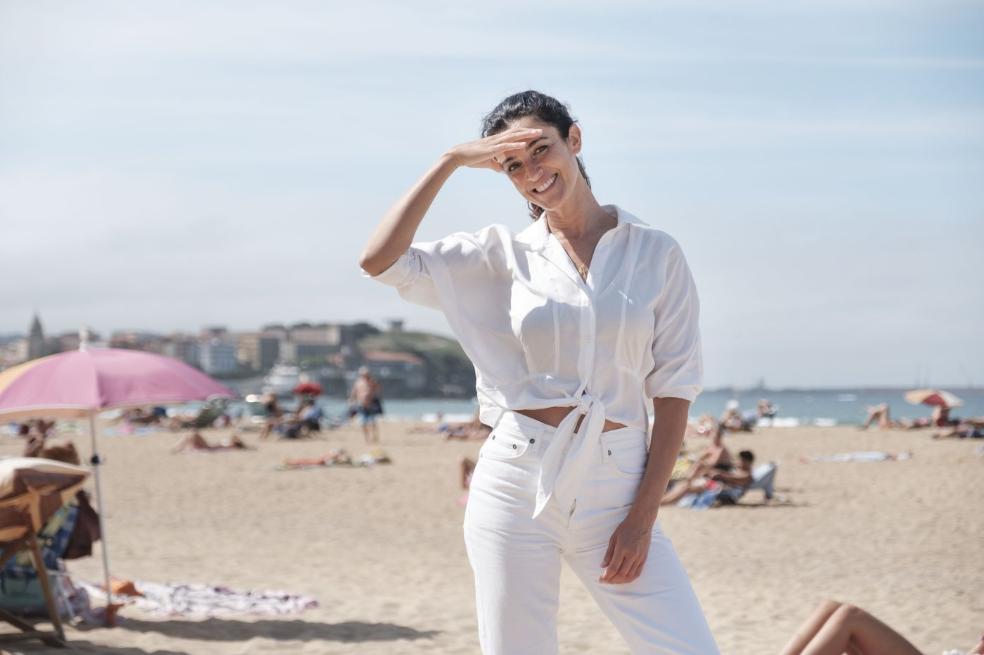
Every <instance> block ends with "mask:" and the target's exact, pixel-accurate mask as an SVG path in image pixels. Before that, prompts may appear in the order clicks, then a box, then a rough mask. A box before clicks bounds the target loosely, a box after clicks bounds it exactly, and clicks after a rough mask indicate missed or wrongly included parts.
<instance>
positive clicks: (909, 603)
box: [0, 423, 984, 655]
mask: <svg viewBox="0 0 984 655" xmlns="http://www.w3.org/2000/svg"><path fill="white" fill-rule="evenodd" d="M406 428H407V425H406V424H401V423H387V424H385V425H384V427H383V444H384V446H385V448H386V450H387V451H388V453H389V454H390V455H391V456H392V458H393V460H394V463H393V464H392V465H388V466H383V465H380V466H375V467H373V468H368V469H365V468H353V469H347V468H332V469H315V470H304V471H291V472H283V471H277V470H275V466H276V465H277V464H278V463H279V462H280V461H281V460H282V459H283V458H284V457H288V456H310V455H317V454H320V453H322V452H324V451H326V450H327V449H328V448H331V447H339V446H343V447H345V448H347V449H348V450H349V451H351V452H353V453H355V454H360V453H362V452H365V451H366V450H367V449H366V448H365V447H364V446H363V444H362V438H361V434H360V433H359V431H358V428H357V427H355V426H353V427H351V428H343V429H340V430H337V431H333V432H328V433H326V435H325V438H324V439H323V440H312V441H302V442H285V441H278V442H262V443H258V442H257V435H256V433H255V432H252V433H250V432H245V433H242V434H243V436H244V438H245V439H246V440H247V441H248V442H250V443H254V444H258V450H256V451H249V452H224V453H214V454H199V453H192V454H181V455H171V454H169V453H168V450H169V448H170V447H171V446H172V445H173V443H174V441H175V438H176V437H175V435H174V434H172V433H169V432H159V433H156V434H154V435H149V436H126V437H121V436H116V437H106V438H104V439H103V440H102V441H101V444H102V446H101V450H102V452H103V455H104V457H105V459H106V465H105V466H104V467H103V471H104V475H103V485H104V489H105V491H106V496H107V500H108V508H107V509H108V511H107V513H106V514H107V521H108V532H109V548H110V554H111V557H112V562H113V573H114V575H116V576H119V577H123V578H129V579H133V580H148V581H157V582H167V581H181V582H203V583H211V584H219V585H225V586H228V587H232V588H236V589H269V588H277V589H284V590H288V591H292V592H296V593H300V594H307V595H311V596H314V597H316V598H317V599H318V600H319V602H320V607H319V608H318V609H314V610H308V611H306V612H304V613H302V614H299V615H293V616H285V617H251V616H240V617H235V618H221V619H208V620H203V621H195V620H189V619H183V618H169V619H160V618H154V617H151V616H148V615H141V614H140V613H139V612H137V611H136V610H133V609H132V608H127V609H125V610H124V611H123V613H122V620H121V622H120V625H119V626H118V627H116V628H113V629H105V628H91V627H90V628H86V629H80V628H69V629H68V637H69V639H70V640H71V642H72V644H73V646H74V647H75V649H76V650H77V651H78V652H84V653H103V654H111V655H140V654H150V653H153V654H157V655H165V654H166V655H178V654H185V653H194V654H199V653H200V654H203V655H205V654H207V655H213V654H214V655H222V654H232V653H236V654H239V653H353V654H356V653H358V654H368V653H387V654H394V655H396V654H400V653H447V654H454V653H477V652H478V645H477V638H476V629H475V619H474V609H473V608H474V605H473V600H472V582H471V572H470V569H469V567H468V563H467V560H466V557H465V552H464V546H463V544H462V535H461V521H462V515H463V511H464V510H463V508H462V507H461V506H459V505H458V504H457V502H456V501H457V499H458V497H459V496H460V493H461V492H460V490H459V489H458V472H457V471H458V469H457V462H458V460H459V459H460V458H461V457H462V456H463V455H474V453H475V452H476V451H477V450H478V444H476V443H446V442H444V441H442V440H441V439H440V437H438V436H435V435H426V434H410V433H408V432H407V430H406ZM221 434H224V432H223V431H218V430H211V431H208V432H206V436H207V437H208V438H209V439H215V438H217V437H218V436H219V435H221ZM75 441H76V443H77V444H78V445H79V446H80V447H81V448H80V449H81V450H82V451H84V454H85V455H86V456H87V453H88V444H87V440H86V439H84V438H83V437H81V436H76V437H75ZM979 444H981V442H980V441H976V442H972V441H948V442H933V441H931V440H930V438H929V434H928V433H927V432H859V431H857V430H855V429H852V428H845V427H840V428H798V429H773V430H768V429H766V430H761V431H759V432H758V433H756V434H746V435H734V436H730V437H729V438H728V445H729V446H730V447H732V448H733V449H741V448H751V449H753V450H754V451H755V452H756V454H757V455H758V457H759V460H760V461H766V460H775V461H777V462H779V475H778V485H779V488H780V493H781V494H782V495H783V496H785V497H786V498H787V499H788V501H789V503H788V504H781V505H773V506H762V505H760V504H759V500H760V498H761V496H760V495H759V494H757V493H755V494H750V495H749V496H748V497H747V499H746V504H743V505H741V506H739V507H735V508H724V509H714V510H709V511H692V510H686V509H678V508H675V507H674V508H664V509H663V511H662V512H661V520H662V522H663V527H664V530H665V531H666V532H667V533H668V534H669V536H670V537H671V538H672V540H673V541H674V543H675V545H676V548H677V550H678V552H679V553H680V556H681V558H682V559H683V561H684V564H685V566H686V568H687V569H688V571H689V572H690V575H691V578H692V580H693V583H694V587H695V589H696V591H697V595H698V596H699V598H700V600H701V603H702V604H703V606H704V608H705V611H706V614H707V618H708V621H709V623H710V625H711V628H712V630H713V632H714V634H715V635H716V637H717V640H718V643H719V645H720V648H721V652H722V653H725V654H729V655H730V654H734V655H763V654H774V653H778V652H779V650H780V648H781V647H782V645H783V644H784V643H785V641H786V639H787V638H788V637H789V635H791V634H792V632H793V631H794V629H795V628H796V626H797V625H798V624H799V623H800V622H801V621H802V619H803V618H804V617H805V616H807V615H808V614H809V612H810V610H811V609H812V608H813V607H814V606H815V605H816V604H817V603H818V602H819V601H820V600H822V599H824V598H836V599H840V600H844V601H849V602H852V603H855V604H857V605H860V606H862V607H865V608H867V609H869V610H871V611H872V612H874V613H875V614H876V615H878V616H879V617H881V618H883V619H884V620H885V621H887V622H888V623H889V624H891V625H892V626H894V627H896V628H897V629H899V630H900V631H901V632H903V633H904V634H905V635H906V636H908V637H909V639H910V640H911V641H912V642H913V643H915V644H916V646H917V647H919V648H920V649H922V650H923V651H924V652H925V653H929V654H931V655H936V654H938V653H940V652H941V651H942V650H944V649H945V648H955V647H961V648H969V647H970V646H971V645H972V644H973V643H976V639H977V637H978V635H979V634H980V630H981V628H984V592H982V589H984V557H982V551H981V546H982V544H984V511H982V500H984V492H982V490H981V489H982V487H981V479H982V477H981V474H982V472H984V457H982V456H980V455H978V454H977V453H976V449H977V447H978V445H979ZM692 445H693V446H700V445H701V444H700V443H698V442H696V441H695V442H694V443H693V444H692ZM18 449H19V446H18V445H17V444H16V443H15V442H14V439H13V438H6V439H5V440H4V441H3V442H2V445H0V455H10V454H15V453H16V452H17V451H18ZM853 450H887V451H893V452H897V451H902V450H911V451H912V452H913V454H914V457H913V459H911V460H909V461H904V462H886V463H809V464H804V463H801V462H800V461H799V458H800V457H801V456H810V455H818V454H829V453H836V452H844V451H853ZM69 569H70V572H71V573H72V574H73V576H74V577H75V578H78V579H84V580H90V581H94V582H97V581H99V580H101V568H100V560H99V558H98V557H93V558H87V559H84V560H76V561H73V562H70V563H69ZM561 593H562V596H561V598H562V600H561V610H560V619H559V626H560V639H561V652H562V653H627V652H628V651H627V650H626V648H625V647H624V646H623V644H622V642H621V641H620V639H619V637H618V635H617V634H616V633H615V632H614V629H613V628H612V627H611V625H610V624H609V623H608V622H607V621H606V619H604V617H603V616H601V614H600V612H599V611H598V610H597V608H596V607H595V606H594V604H593V602H592V601H591V599H590V598H589V597H588V595H587V593H586V592H585V591H584V590H583V589H582V588H581V587H580V586H579V583H578V582H577V581H576V579H575V578H574V577H573V575H571V574H570V572H569V571H565V573H564V576H563V579H562V591H561ZM8 650H11V652H24V653H43V652H64V651H56V650H51V649H46V648H45V647H43V646H40V645H33V644H24V645H17V646H14V647H13V648H12V649H11V647H8Z"/></svg>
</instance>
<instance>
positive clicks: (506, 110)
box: [482, 91, 591, 219]
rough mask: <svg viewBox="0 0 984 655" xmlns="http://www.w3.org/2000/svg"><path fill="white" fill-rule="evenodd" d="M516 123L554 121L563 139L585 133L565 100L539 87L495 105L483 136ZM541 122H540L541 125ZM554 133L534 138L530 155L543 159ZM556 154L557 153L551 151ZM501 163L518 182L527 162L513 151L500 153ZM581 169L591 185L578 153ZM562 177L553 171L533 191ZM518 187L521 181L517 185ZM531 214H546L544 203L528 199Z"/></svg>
mask: <svg viewBox="0 0 984 655" xmlns="http://www.w3.org/2000/svg"><path fill="white" fill-rule="evenodd" d="M513 123H515V124H516V125H518V126H521V127H543V124H547V125H552V126H553V127H554V129H556V131H557V136H558V137H559V139H560V140H563V141H567V140H568V139H569V138H570V134H571V130H572V129H573V130H574V131H575V133H576V134H575V138H576V140H577V141H578V143H580V140H581V133H580V128H578V126H577V124H576V122H575V121H574V119H573V118H572V117H571V115H570V112H568V111H567V107H565V106H564V105H563V104H562V103H561V102H559V101H558V100H557V99H556V98H552V97H550V96H548V95H544V94H542V93H537V92H536V91H524V92H523V93H517V94H515V95H511V96H509V97H508V98H506V99H505V100H503V101H502V102H500V103H499V105H498V106H497V107H496V108H495V109H493V110H492V111H491V112H489V114H488V115H487V116H486V117H485V120H484V121H482V136H484V137H488V136H492V135H495V134H499V133H500V132H503V131H505V130H506V129H507V128H508V127H509V126H510V125H511V124H513ZM537 124H540V125H537ZM552 141H553V139H551V136H550V135H549V134H548V135H544V136H540V137H539V138H537V139H534V140H533V141H531V142H530V143H529V144H528V145H527V147H526V149H527V151H529V152H530V156H531V157H532V158H534V159H535V160H536V161H537V162H538V163H540V164H542V163H543V161H542V160H543V158H544V157H546V156H547V154H548V151H549V150H550V148H551V147H552V146H554V145H556V144H555V143H552ZM550 154H552V155H556V153H550ZM499 159H500V161H499V163H500V165H501V166H502V169H503V170H504V171H505V172H506V173H507V174H508V175H509V178H510V179H512V180H513V183H516V181H517V176H518V175H520V174H521V173H522V170H521V169H522V168H523V163H522V162H521V161H518V159H517V158H516V157H514V156H513V155H505V156H500V158H499ZM574 161H576V162H577V168H578V172H579V173H580V174H581V177H583V178H584V183H585V184H587V185H588V187H589V188H590V187H591V179H590V178H589V177H588V173H587V171H586V170H585V169H584V162H583V161H581V158H580V157H579V156H575V158H574ZM558 177H559V174H558V173H554V174H553V175H551V176H550V177H549V178H548V179H547V181H546V182H544V183H543V184H542V185H541V186H540V187H534V188H533V189H531V192H532V193H533V194H534V196H536V195H538V194H540V193H543V192H544V191H546V190H547V189H548V188H549V187H550V186H552V185H553V183H554V182H555V181H556V180H557V178H558ZM517 188H518V185H517ZM528 202H529V206H530V215H531V216H532V217H533V218H534V219H537V218H539V217H540V215H541V214H543V207H541V206H540V205H538V204H536V200H528Z"/></svg>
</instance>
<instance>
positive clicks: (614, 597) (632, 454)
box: [359, 91, 718, 655]
mask: <svg viewBox="0 0 984 655" xmlns="http://www.w3.org/2000/svg"><path fill="white" fill-rule="evenodd" d="M581 148H582V134H581V130H580V128H579V126H578V125H577V124H576V123H575V122H574V120H573V119H572V118H571V116H570V113H569V111H568V109H567V107H566V106H565V105H563V104H562V103H560V102H559V101H557V100H556V99H554V98H552V97H550V96H547V95H544V94H542V93H539V92H536V91H526V92H523V93H518V94H515V95H512V96H509V97H508V98H506V99H505V100H503V101H502V102H501V103H500V104H499V105H498V106H497V107H495V109H493V110H492V112H491V113H489V114H488V115H487V116H486V117H485V120H484V125H483V129H482V138H481V139H479V140H477V141H472V142H469V143H464V144H461V145H458V146H454V147H452V148H451V149H449V150H447V151H446V152H445V153H444V154H443V155H442V156H441V157H440V159H439V160H438V161H437V163H436V164H434V165H433V166H432V167H431V169H430V170H429V171H427V172H426V173H425V174H424V176H423V177H422V178H421V179H420V180H419V181H418V182H417V184H415V185H414V186H413V187H412V188H411V189H410V190H409V191H408V192H407V193H406V194H405V195H404V196H403V197H402V198H401V199H400V200H399V201H397V203H396V204H395V205H394V206H393V207H392V208H391V209H390V210H389V211H388V212H387V213H386V214H385V216H384V217H383V219H382V221H381V222H380V224H379V225H378V227H377V228H376V229H375V231H374V232H373V234H372V236H371V237H370V239H369V241H368V243H367V245H366V247H365V249H364V251H363V253H362V256H361V258H360V261H359V264H360V266H361V267H362V269H363V271H364V273H363V274H364V275H365V276H366V277H371V278H373V279H376V280H378V281H380V282H382V283H385V284H388V285H391V286H393V287H396V289H397V290H398V291H399V294H400V295H401V296H402V297H403V298H405V299H406V300H409V301H411V302H415V303H418V304H421V305H425V306H428V307H432V308H434V309H438V310H441V311H443V312H444V314H445V316H446V317H447V320H448V323H449V324H450V326H451V328H452V330H453V331H454V333H455V335H456V336H457V338H458V339H459V341H460V342H461V345H462V348H463V349H464V350H465V353H466V354H467V355H468V357H469V358H470V359H471V361H472V363H473V364H474V365H475V369H476V373H477V375H476V379H477V382H476V392H477V395H478V400H479V414H480V417H481V421H482V423H485V424H486V425H491V426H492V432H491V434H490V435H489V437H488V438H487V439H486V440H485V442H484V444H483V445H482V447H481V450H480V452H479V458H478V462H477V463H476V465H475V469H474V471H473V472H472V475H471V481H470V484H469V487H470V490H469V498H468V503H467V507H466V510H465V520H464V536H465V547H466V551H467V554H468V559H469V562H470V564H471V567H472V570H473V572H474V580H475V594H476V606H477V614H478V626H479V641H480V643H481V648H482V652H483V653H485V655H523V654H524V653H528V654H530V655H549V654H551V653H557V651H558V639H557V629H556V615H557V609H558V602H559V598H558V597H559V581H560V567H561V561H562V560H564V561H566V562H567V563H568V565H569V566H571V568H573V570H574V572H575V573H576V574H577V575H578V577H579V578H580V579H581V581H582V583H583V584H584V585H585V586H586V587H587V589H588V590H589V591H590V593H591V594H592V596H593V597H594V599H595V601H596V602H597V603H598V605H599V606H600V608H601V610H602V611H603V612H604V613H605V614H606V615H607V616H608V618H609V619H610V620H611V621H612V622H613V623H614V625H615V627H616V628H617V629H618V630H619V632H620V633H621V635H622V636H623V637H624V638H625V640H626V642H627V643H628V645H629V648H630V650H631V652H632V653H637V654H641V653H681V654H689V655H714V654H716V653H718V649H717V646H716V645H715V642H714V638H713V636H712V635H711V632H710V629H709V628H708V625H707V622H706V620H705V618H704V615H703V611H702V610H701V607H700V604H699V603H698V600H697V598H696V595H695V594H694V592H693V590H692V588H691V585H690V581H689V579H688V577H687V574H686V572H685V571H684V569H683V567H682V565H681V564H680V561H679V559H678V558H677V555H676V553H675V551H674V549H673V546H672V544H671V543H670V541H669V539H668V538H667V537H666V535H664V534H663V532H662V530H661V528H660V524H659V521H658V519H657V515H658V512H659V502H660V499H661V498H662V496H663V491H664V490H665V489H666V486H667V482H668V480H669V478H670V473H671V471H672V468H673V465H674V463H675V460H676V456H677V453H678V451H679V449H680V444H681V441H682V439H683V434H684V430H685V428H686V425H687V414H688V410H689V407H690V403H691V402H692V401H693V400H694V398H695V397H696V396H697V394H698V393H699V392H700V390H701V385H702V365H701V348H700V336H699V330H698V313H699V309H698V299H697V293H696V287H695V284H694V282H693V279H692V277H691V273H690V270H689V267H688V265H687V262H686V259H685V258H684V255H683V252H682V251H681V249H680V246H679V245H678V244H677V242H676V241H675V240H674V239H673V238H672V237H670V236H669V235H668V234H666V233H665V232H662V231H660V230H658V229H656V228H654V227H651V226H650V225H648V224H647V223H644V222H643V221H641V220H640V219H638V218H636V217H635V216H633V215H632V214H630V213H629V212H627V211H625V210H624V209H622V208H621V207H618V206H615V205H605V206H602V205H600V204H599V203H598V201H597V200H596V199H595V196H594V194H593V193H592V191H591V187H590V184H589V181H588V176H587V173H586V171H585V168H584V166H583V164H582V162H581V160H580V158H579V157H578V155H579V153H580V152H581ZM462 167H471V168H487V169H491V170H493V171H497V172H500V173H503V174H504V175H505V176H506V177H507V178H508V179H509V180H510V181H511V182H512V184H513V186H514V187H515V188H516V190H517V191H518V192H519V194H520V195H521V196H522V197H523V198H524V199H525V200H526V202H527V204H528V207H529V212H530V215H531V216H532V218H533V221H532V223H531V224H529V225H528V226H527V227H526V228H524V229H522V230H521V231H519V232H517V233H514V232H513V231H512V230H511V229H510V228H509V227H507V226H505V225H502V224H493V225H489V226H487V227H485V228H483V229H480V230H479V231H477V232H473V233H467V232H456V233H454V234H451V235H449V236H447V237H445V238H443V239H439V240H437V241H429V242H414V236H415V233H416V231H417V228H418V226H419V225H420V223H421V221H422V220H423V218H424V215H425V214H426V213H427V210H428V208H429V207H430V205H431V203H432V202H433V200H434V198H435V197H436V196H437V194H438V192H439V191H440V190H441V188H442V186H443V185H444V183H445V182H446V181H447V180H448V178H449V177H450V176H451V175H452V174H453V173H454V172H455V171H456V170H458V169H459V168H462ZM650 404H651V407H652V411H653V413H654V416H655V423H654V426H653V429H652V432H651V433H650V431H649V424H648V408H649V406H650Z"/></svg>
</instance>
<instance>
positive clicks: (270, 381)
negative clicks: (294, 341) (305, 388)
mask: <svg viewBox="0 0 984 655" xmlns="http://www.w3.org/2000/svg"><path fill="white" fill-rule="evenodd" d="M302 375H303V374H302V373H301V369H300V367H299V366H297V365H295V364H276V365H275V366H274V367H273V368H271V369H270V372H269V373H267V374H266V377H264V378H263V393H272V394H274V395H275V396H290V395H292V394H293V392H294V387H296V386H297V385H298V384H300V383H301V382H303V379H302V377H301V376H302Z"/></svg>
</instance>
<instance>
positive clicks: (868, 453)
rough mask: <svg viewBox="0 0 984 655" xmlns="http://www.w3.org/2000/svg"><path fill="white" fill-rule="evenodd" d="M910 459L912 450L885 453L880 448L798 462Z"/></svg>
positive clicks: (822, 456) (806, 458) (821, 456)
mask: <svg viewBox="0 0 984 655" xmlns="http://www.w3.org/2000/svg"><path fill="white" fill-rule="evenodd" d="M907 459H912V451H911V450H906V451H904V452H901V453H885V452H882V451H880V450H863V451H857V452H853V453H837V454H835V455H817V456H816V457H801V458H800V463H802V464H809V463H810V462H895V461H903V460H907Z"/></svg>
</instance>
